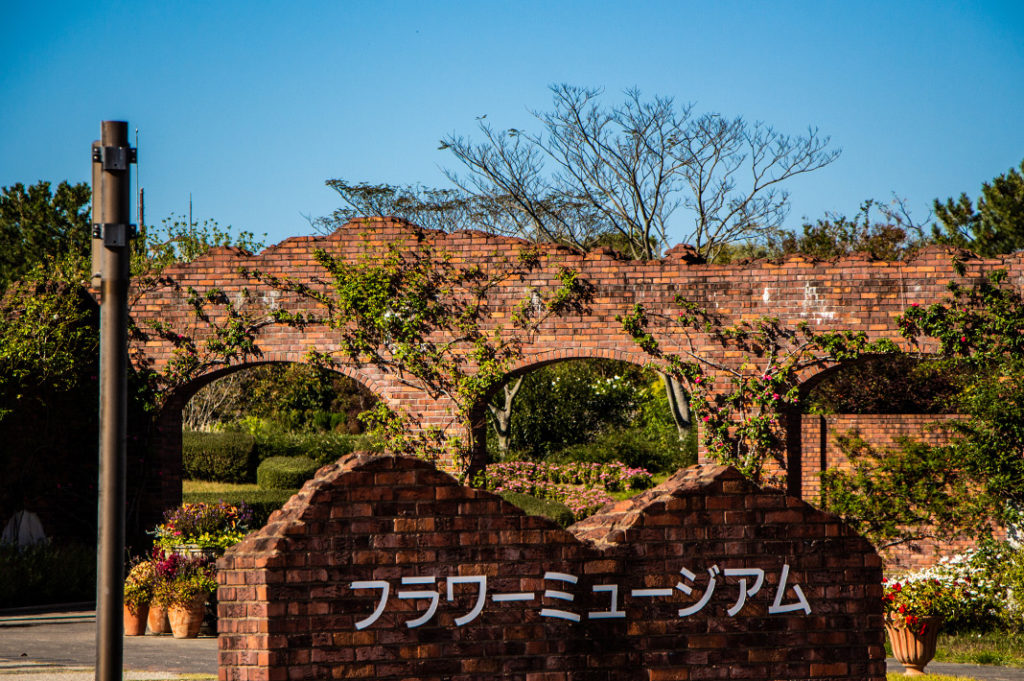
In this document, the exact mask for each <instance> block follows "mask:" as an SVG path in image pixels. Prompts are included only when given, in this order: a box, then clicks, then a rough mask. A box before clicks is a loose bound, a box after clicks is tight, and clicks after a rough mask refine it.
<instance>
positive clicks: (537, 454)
mask: <svg viewBox="0 0 1024 681" xmlns="http://www.w3.org/2000/svg"><path fill="white" fill-rule="evenodd" d="M643 373H644V372H643V370H642V369H640V368H639V367H632V366H630V365H627V364H624V363H622V362H614V361H610V360H577V361H569V362H559V363H557V364H552V365H549V366H546V367H543V368H541V369H538V370H536V371H533V372H531V373H529V374H527V375H526V376H525V377H524V379H523V382H522V391H521V393H520V396H519V400H518V404H517V407H516V413H515V414H514V416H513V418H512V429H511V442H510V445H509V446H510V449H511V450H512V451H514V452H516V454H517V455H521V456H526V457H528V458H531V459H543V458H545V457H547V456H549V455H550V454H553V453H554V452H557V451H558V450H560V449H563V448H565V447H566V446H568V445H573V444H581V443H586V442H589V441H590V440H592V439H594V438H595V437H596V436H597V435H598V434H599V433H600V432H601V431H602V430H604V429H607V428H614V427H622V426H626V425H629V424H630V423H631V422H632V421H633V420H634V418H635V417H636V416H637V413H638V412H639V409H640V401H641V399H642V395H641V391H642V390H643V388H644V384H645V383H647V382H650V380H653V376H651V377H647V379H649V380H644V378H643V377H642V376H641V374H643Z"/></svg>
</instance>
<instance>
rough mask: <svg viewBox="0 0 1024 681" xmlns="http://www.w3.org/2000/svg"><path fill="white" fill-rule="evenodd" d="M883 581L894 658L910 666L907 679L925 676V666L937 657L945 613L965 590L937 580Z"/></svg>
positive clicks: (888, 631)
mask: <svg viewBox="0 0 1024 681" xmlns="http://www.w3.org/2000/svg"><path fill="white" fill-rule="evenodd" d="M882 581H883V585H882V586H883V588H882V604H883V606H884V609H885V633H886V634H887V635H888V637H889V643H890V644H891V645H892V652H893V655H894V656H895V657H896V659H897V660H898V661H899V662H900V663H901V664H902V665H903V666H904V667H906V669H907V671H906V675H907V676H923V675H924V668H925V665H927V664H928V663H929V662H930V661H931V659H932V658H933V657H935V644H936V639H937V637H938V634H939V629H940V628H941V627H942V622H943V613H945V612H948V611H949V610H950V608H951V606H952V605H953V604H954V603H955V601H956V600H958V599H960V598H961V597H962V594H961V593H960V589H961V587H960V586H959V585H958V584H957V583H955V582H954V583H946V582H943V581H941V580H939V579H935V578H933V577H928V578H917V579H915V578H909V579H903V580H902V581H897V580H893V581H890V580H885V579H883V580H882Z"/></svg>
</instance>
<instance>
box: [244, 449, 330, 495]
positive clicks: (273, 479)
mask: <svg viewBox="0 0 1024 681" xmlns="http://www.w3.org/2000/svg"><path fill="white" fill-rule="evenodd" d="M319 468H320V464H318V463H317V462H316V461H313V460H312V459H310V458H309V457H308V456H273V457H270V458H269V459H265V460H264V461H263V462H262V463H260V465H259V468H257V469H256V484H257V485H259V487H260V489H296V488H299V487H302V486H303V485H304V484H305V483H306V481H307V480H309V479H310V478H312V477H313V476H314V475H315V474H316V472H317V470H318V469H319Z"/></svg>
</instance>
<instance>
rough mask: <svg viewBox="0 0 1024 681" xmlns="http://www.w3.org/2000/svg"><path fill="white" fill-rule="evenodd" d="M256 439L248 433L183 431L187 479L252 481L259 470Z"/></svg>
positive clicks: (183, 465)
mask: <svg viewBox="0 0 1024 681" xmlns="http://www.w3.org/2000/svg"><path fill="white" fill-rule="evenodd" d="M255 445H256V441H255V440H254V439H253V438H252V436H250V435H248V434H246V433H232V432H227V433H203V432H195V431H188V430H187V431H184V432H182V434H181V458H182V468H183V470H184V474H185V477H186V478H192V479H196V480H213V481H217V482H251V481H252V480H254V479H255V478H254V476H255V473H256V456H255V454H256V447H255Z"/></svg>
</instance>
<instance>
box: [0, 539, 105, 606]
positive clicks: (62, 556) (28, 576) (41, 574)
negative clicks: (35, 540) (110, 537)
mask: <svg viewBox="0 0 1024 681" xmlns="http://www.w3.org/2000/svg"><path fill="white" fill-rule="evenodd" d="M95 598H96V548H95V547H94V546H89V545H85V544H55V543H52V542H41V543H39V544H34V545H32V546H27V547H24V548H23V549H21V550H19V548H18V547H17V546H15V545H13V544H0V608H16V607H21V606H27V605H45V604H49V603H74V602H80V601H92V600H93V599H95Z"/></svg>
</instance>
